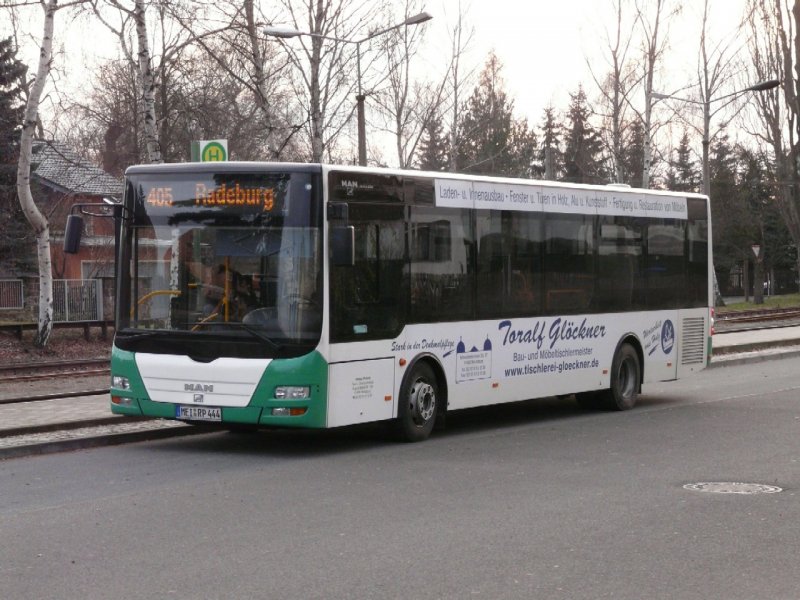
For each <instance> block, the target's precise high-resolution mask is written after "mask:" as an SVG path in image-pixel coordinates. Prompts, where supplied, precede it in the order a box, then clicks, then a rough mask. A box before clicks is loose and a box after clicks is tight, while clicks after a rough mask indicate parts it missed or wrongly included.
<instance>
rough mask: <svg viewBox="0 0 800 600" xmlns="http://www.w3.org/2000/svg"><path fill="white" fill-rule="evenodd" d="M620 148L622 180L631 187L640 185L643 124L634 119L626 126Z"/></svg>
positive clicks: (642, 169) (642, 155)
mask: <svg viewBox="0 0 800 600" xmlns="http://www.w3.org/2000/svg"><path fill="white" fill-rule="evenodd" d="M627 129H628V131H627V135H626V137H625V140H624V146H623V148H622V157H621V158H622V181H623V183H628V184H630V185H631V186H633V187H642V172H643V171H644V125H643V124H642V122H641V121H640V120H638V119H637V120H635V121H633V122H632V123H630V124H629V126H628V128H627Z"/></svg>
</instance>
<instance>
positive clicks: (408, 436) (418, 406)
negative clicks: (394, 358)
mask: <svg viewBox="0 0 800 600" xmlns="http://www.w3.org/2000/svg"><path fill="white" fill-rule="evenodd" d="M438 400H439V385H438V382H437V380H436V375H435V374H434V372H433V369H432V368H431V367H430V365H427V364H426V363H418V364H416V365H414V367H413V368H412V369H411V371H410V372H409V373H408V374H407V375H406V377H405V379H404V380H403V385H402V386H401V387H400V398H399V401H400V405H399V406H398V409H397V421H396V422H395V429H396V433H397V435H398V437H399V439H400V440H402V441H404V442H421V441H422V440H425V439H427V438H428V436H430V434H431V431H433V426H434V424H435V422H436V411H437V410H438V405H437V402H438Z"/></svg>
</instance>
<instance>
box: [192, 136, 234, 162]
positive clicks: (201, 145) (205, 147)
mask: <svg viewBox="0 0 800 600" xmlns="http://www.w3.org/2000/svg"><path fill="white" fill-rule="evenodd" d="M226 160H228V140H200V141H199V142H192V161H194V162H198V161H199V162H220V161H226Z"/></svg>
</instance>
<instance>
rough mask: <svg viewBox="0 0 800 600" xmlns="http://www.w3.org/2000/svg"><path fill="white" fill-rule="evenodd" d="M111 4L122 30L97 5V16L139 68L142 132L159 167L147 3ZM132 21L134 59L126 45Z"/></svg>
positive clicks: (140, 0)
mask: <svg viewBox="0 0 800 600" xmlns="http://www.w3.org/2000/svg"><path fill="white" fill-rule="evenodd" d="M108 4H110V5H111V6H113V7H115V8H117V9H118V10H119V12H120V14H121V15H123V20H122V23H121V24H120V25H119V26H115V25H113V24H112V23H111V22H110V20H108V19H106V18H105V17H104V16H103V14H102V11H101V10H100V7H99V5H98V4H95V14H96V15H97V17H98V19H99V20H100V21H101V22H102V23H103V24H104V25H105V26H106V27H108V29H110V30H111V31H112V32H114V33H115V34H116V35H117V37H118V38H119V40H120V48H121V50H122V51H123V53H124V54H125V56H126V57H127V58H128V60H129V61H130V62H131V63H132V64H136V65H137V68H138V75H139V82H140V85H141V87H140V94H141V95H140V102H141V111H142V115H141V118H142V132H143V135H144V142H145V155H146V158H147V162H150V163H160V162H162V160H163V158H162V153H161V144H160V141H159V132H158V118H157V115H156V102H155V88H156V82H155V76H154V73H153V65H152V61H151V56H150V45H149V41H148V39H147V15H146V7H145V2H144V0H134V3H133V6H132V7H131V6H127V5H125V4H123V3H122V2H121V1H120V0H108ZM129 19H132V20H133V23H134V28H135V32H136V40H137V49H136V57H135V58H134V56H133V50H132V49H131V48H130V47H129V45H128V43H127V38H126V33H125V23H126V21H127V20H129Z"/></svg>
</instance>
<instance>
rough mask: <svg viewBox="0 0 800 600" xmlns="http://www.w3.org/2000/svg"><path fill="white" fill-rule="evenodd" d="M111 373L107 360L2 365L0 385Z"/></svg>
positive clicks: (0, 367)
mask: <svg viewBox="0 0 800 600" xmlns="http://www.w3.org/2000/svg"><path fill="white" fill-rule="evenodd" d="M110 372H111V369H110V363H109V360H108V359H107V358H88V359H83V360H59V361H53V362H29V363H14V364H8V365H0V384H5V383H21V382H25V381H40V380H46V379H55V378H58V377H64V376H69V377H89V376H94V375H107V374H109V373H110Z"/></svg>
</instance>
